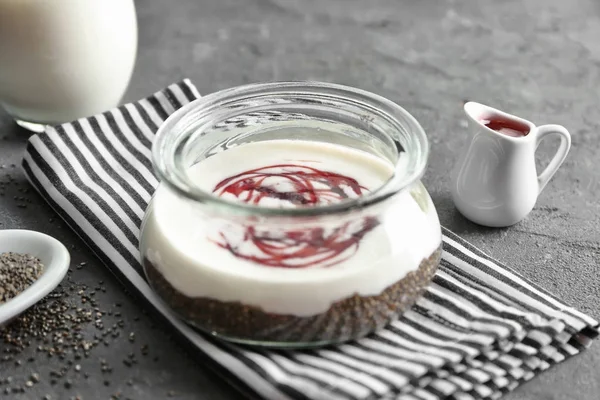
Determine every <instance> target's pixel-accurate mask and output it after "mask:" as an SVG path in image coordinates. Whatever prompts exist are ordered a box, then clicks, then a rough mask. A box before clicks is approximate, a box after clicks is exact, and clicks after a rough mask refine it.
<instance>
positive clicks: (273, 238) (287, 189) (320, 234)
mask: <svg viewBox="0 0 600 400" xmlns="http://www.w3.org/2000/svg"><path fill="white" fill-rule="evenodd" d="M365 191H368V190H367V189H366V188H365V187H363V186H361V185H360V184H359V183H358V182H357V181H356V179H353V178H351V177H348V176H344V175H341V174H336V173H333V172H328V171H322V170H320V169H317V168H313V167H308V166H304V165H296V164H278V165H271V166H267V167H262V168H256V169H253V170H249V171H245V172H242V173H240V174H237V175H234V176H231V177H229V178H226V179H224V180H222V181H221V182H219V183H218V184H217V185H216V186H215V188H214V189H213V193H215V194H216V195H218V196H225V195H226V196H235V197H236V198H237V199H238V200H240V201H243V202H245V203H249V204H255V205H258V204H260V203H261V202H263V203H266V202H267V201H272V200H276V201H277V202H284V203H285V202H287V203H290V204H291V205H293V206H316V205H323V204H331V203H335V202H339V201H343V200H345V199H349V198H354V197H358V196H361V195H363V194H364V192H365ZM267 199H269V200H267ZM377 224H378V222H377V220H376V219H375V218H373V217H367V218H362V219H359V220H357V221H352V222H345V223H343V224H340V225H338V226H335V227H328V228H325V227H309V228H304V229H283V230H279V229H278V230H277V231H274V230H270V229H259V228H256V227H254V226H246V227H245V228H244V229H245V231H244V233H243V235H242V236H243V237H242V238H240V236H239V235H236V236H237V239H234V238H233V236H234V235H228V234H227V233H226V232H221V233H220V240H217V241H216V243H217V244H218V245H219V246H220V247H222V248H224V249H226V250H228V251H229V252H230V253H231V254H233V255H234V256H236V257H238V258H241V259H244V260H247V261H252V262H254V263H257V264H261V265H263V266H267V267H278V268H307V267H321V268H326V267H331V266H333V265H336V264H339V263H340V262H342V261H344V260H347V259H349V258H350V257H352V256H353V255H354V253H356V251H357V250H358V247H359V243H360V241H361V240H362V238H363V237H364V236H365V235H366V234H367V233H368V232H369V231H371V230H372V229H373V228H374V227H375V226H377Z"/></svg>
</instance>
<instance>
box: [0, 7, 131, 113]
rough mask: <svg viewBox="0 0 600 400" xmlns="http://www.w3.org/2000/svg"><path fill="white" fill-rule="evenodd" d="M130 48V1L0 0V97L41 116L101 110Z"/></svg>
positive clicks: (111, 99)
mask: <svg viewBox="0 0 600 400" xmlns="http://www.w3.org/2000/svg"><path fill="white" fill-rule="evenodd" d="M136 51H137V22H136V16H135V6H134V3H133V0H102V1H90V0H26V1H23V0H0V104H2V105H3V106H4V108H6V110H7V111H8V112H9V114H11V115H13V116H14V117H15V118H17V119H20V120H24V121H29V122H40V123H58V122H67V121H71V120H73V119H76V118H79V117H85V116H88V115H91V114H96V113H100V112H103V111H106V110H107V109H109V108H111V107H114V106H115V105H117V104H118V103H119V101H120V99H121V97H122V96H123V93H124V92H125V90H126V88H127V85H128V83H129V79H130V77H131V73H132V71H133V66H134V62H135V55H136Z"/></svg>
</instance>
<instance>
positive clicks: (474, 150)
mask: <svg viewBox="0 0 600 400" xmlns="http://www.w3.org/2000/svg"><path fill="white" fill-rule="evenodd" d="M465 113H466V114H467V117H468V123H469V133H470V141H469V144H468V146H467V147H466V148H465V151H464V154H463V155H462V158H461V160H460V161H459V163H458V164H457V166H456V169H455V171H454V174H453V178H452V198H453V200H454V204H455V205H456V208H457V209H458V210H459V211H460V213H461V214H463V215H464V216H465V217H467V218H468V219H470V220H471V221H473V222H475V223H477V224H480V225H485V226H490V227H505V226H510V225H513V224H516V223H517V222H519V221H521V220H522V219H523V218H525V217H526V216H527V214H529V212H530V211H531V210H532V209H533V207H534V206H535V203H536V201H537V198H538V195H539V193H540V192H541V191H542V190H543V189H544V187H545V186H546V184H547V183H548V181H549V180H550V178H552V176H553V175H554V173H556V171H557V170H558V168H559V167H560V166H561V164H562V163H563V161H564V160H565V158H566V157H567V153H568V152H569V149H570V148H571V136H570V135H569V132H568V131H567V130H566V129H565V128H564V127H562V126H560V125H542V126H535V125H534V124H533V123H532V122H530V121H527V120H525V119H523V118H519V117H516V116H514V115H510V114H507V113H505V112H502V111H500V110H496V109H494V108H492V107H488V106H485V105H483V104H479V103H475V102H469V103H467V104H465ZM549 135H556V136H557V137H558V138H559V139H560V145H559V147H558V150H557V152H556V154H555V155H554V157H553V158H552V160H551V161H550V163H549V164H548V166H547V167H546V168H545V169H544V171H542V173H541V174H539V175H538V174H537V171H536V167H535V151H536V149H537V147H538V145H539V144H540V141H541V140H543V139H544V138H545V137H547V136H549Z"/></svg>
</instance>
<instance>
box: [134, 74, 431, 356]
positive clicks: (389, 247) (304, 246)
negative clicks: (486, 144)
mask: <svg viewBox="0 0 600 400" xmlns="http://www.w3.org/2000/svg"><path fill="white" fill-rule="evenodd" d="M299 146H300V147H299ZM306 149H308V150H310V151H312V153H310V151H309V153H306V152H305V150H306ZM152 153H153V162H154V167H155V170H156V172H157V174H158V176H159V178H160V180H161V183H160V184H159V187H158V188H157V190H156V192H155V194H154V196H153V198H152V200H151V202H150V205H149V206H148V209H147V211H146V215H145V218H144V221H143V224H142V229H141V238H140V251H141V257H142V263H143V266H144V270H145V273H146V275H147V278H148V281H149V282H150V284H151V286H152V288H153V289H154V290H155V291H156V293H158V295H159V296H160V297H161V298H162V299H163V300H164V301H165V302H166V303H167V304H168V305H169V306H170V307H171V308H172V309H173V310H174V311H175V312H176V313H177V314H178V315H179V316H180V317H181V318H183V319H184V320H185V321H187V322H188V323H190V324H191V325H193V326H195V327H197V328H198V329H200V330H202V331H204V332H207V333H210V334H213V335H215V336H217V337H220V338H223V339H226V340H230V341H235V342H241V343H246V344H254V345H263V346H278V347H282V346H283V347H306V346H317V345H326V344H331V343H338V342H342V341H346V340H351V339H357V338H360V337H363V336H365V335H368V334H369V333H371V332H373V331H376V330H378V329H381V328H382V327H384V326H385V325H386V324H388V323H389V322H390V321H392V320H394V319H396V318H398V316H399V315H401V314H402V313H403V312H404V311H405V310H407V309H408V308H409V307H411V305H412V304H413V303H414V302H415V301H416V300H417V299H418V298H419V296H420V295H421V294H422V293H423V291H424V290H425V288H426V286H427V285H428V284H429V282H430V281H431V279H432V277H433V275H434V273H435V270H436V268H437V265H438V263H439V260H440V256H441V239H442V235H441V228H440V224H439V220H438V216H437V213H436V210H435V207H434V205H433V203H432V201H431V199H430V197H429V195H428V193H427V191H426V189H425V187H424V186H423V185H422V184H421V182H420V178H421V176H422V174H423V173H424V170H425V167H426V163H427V157H428V153H429V146H428V142H427V138H426V135H425V132H424V131H423V129H422V128H421V126H420V125H419V124H418V122H417V121H416V120H415V119H414V118H413V117H412V116H411V115H410V114H409V113H408V112H407V111H405V110H404V109H403V108H401V107H399V106H398V105H396V104H395V103H393V102H391V101H389V100H386V99H384V98H382V97H380V96H377V95H374V94H372V93H368V92H365V91H362V90H358V89H354V88H350V87H345V86H340V85H333V84H325V83H317V82H283V83H268V84H253V85H248V86H242V87H237V88H233V89H228V90H224V91H221V92H217V93H214V94H211V95H209V96H206V97H203V98H201V99H199V100H196V101H194V102H192V103H191V104H188V105H187V106H184V107H183V108H181V109H180V110H178V111H177V112H175V113H174V114H173V115H172V116H171V117H170V118H169V119H168V120H167V121H166V122H165V123H164V124H163V125H162V126H161V128H160V129H159V132H158V133H157V137H156V139H155V142H154V145H153V149H152ZM306 154H311V155H312V154H315V157H321V158H320V159H319V160H320V161H318V163H320V164H319V165H321V167H319V168H321V169H323V170H324V171H321V170H318V169H316V168H314V169H313V168H312V167H298V166H297V164H293V162H296V161H297V160H296V159H298V160H300V159H302V160H304V161H306V159H308V158H310V157H311V156H310V157H309V156H307V155H306ZM318 154H320V156H318ZM278 157H279V159H281V161H282V162H284V164H283V165H285V167H281V165H279V166H278V168H279V167H281V168H283V170H281V169H279V170H277V171H279V172H278V173H273V171H274V170H273V169H272V168H275V167H274V166H273V165H271V164H269V163H271V161H272V160H275V159H278ZM340 157H341V158H340ZM292 159H294V160H296V161H294V160H292ZM315 159H316V158H315ZM290 160H292V161H293V162H292V161H290ZM311 160H312V159H311ZM299 162H300V161H298V163H299ZM306 162H308V161H306ZM311 162H312V161H311ZM330 162H331V166H332V168H333V165H334V164H335V163H338V164H339V163H342V164H343V166H342V167H339V168H341V171H342V173H343V172H345V171H353V172H352V174H353V175H357V176H362V175H361V174H362V171H371V170H373V171H374V170H377V171H379V172H377V173H380V172H381V171H384V172H382V173H383V174H384V175H381V176H383V177H384V178H382V180H381V183H380V184H377V185H376V186H374V187H368V188H367V186H368V185H367V184H366V183H365V182H359V179H356V180H354V178H352V176H349V177H348V176H344V175H343V174H342V173H339V172H340V171H337V172H335V173H334V172H331V170H330V169H328V168H329V167H328V165H329V163H330ZM266 164H269V165H266ZM338 164H335V165H338ZM250 165H251V166H253V167H252V168H254V169H252V168H250V171H246V172H243V170H248V169H249V167H248V166H250ZM290 165H293V166H292V167H290ZM315 165H316V164H315ZM340 165H341V164H340ZM203 166H204V167H203ZM200 167H202V168H200ZM262 167H264V168H262ZM195 168H199V169H195ZM261 168H262V169H261ZM269 168H271V169H269ZM286 168H290V169H286ZM294 168H296V169H294ZM298 168H299V169H298ZM303 168H304V169H303ZM291 170H293V174H292V175H293V176H291V175H285V174H287V173H288V172H289V171H291ZM198 171H200V172H198ZM261 171H262V172H261ZM265 171H266V172H265ZM282 171H284V172H283V173H282ZM314 171H319V173H316V172H314ZM385 171H387V172H385ZM236 173H237V175H235V174H236ZM349 173H350V172H349ZM260 174H262V175H260ZM259 175H260V176H259ZM282 176H284V179H287V180H285V182H284V181H279V180H278V181H276V182H277V184H276V185H279V186H277V187H278V188H279V189H277V190H275V191H274V190H273V188H272V187H267V186H268V184H266V183H265V182H267V181H268V180H269V179H275V178H277V179H279V178H281V177H282ZM366 176H367V175H364V176H363V178H364V177H366ZM363 178H361V179H363ZM282 179H283V178H282ZM370 179H371V178H369V179H367V178H364V179H363V181H364V180H370ZM257 182H259V183H260V185H258V186H256V183H257ZM269 182H270V181H269ZM273 182H275V181H273ZM282 182H283V183H282ZM372 182H374V181H372ZM250 184H252V185H253V186H252V187H251V189H252V190H250V189H249V187H250V186H249V185H250ZM354 184H356V185H355V186H353V185H354ZM363 184H364V185H363ZM286 185H287V186H286ZM365 185H366V186H365ZM284 187H287V189H282V188H284ZM298 187H302V188H303V189H302V190H300V189H298ZM290 188H293V190H292V189H290ZM307 188H309V189H310V190H309V189H307ZM323 188H326V190H325V189H323ZM360 188H363V190H362V192H360V193H359V195H354V194H356V193H358V192H355V193H354V194H352V193H353V192H352V190H355V191H356V190H358V191H360V190H361V189H360ZM234 189H235V190H238V192H235V190H234ZM224 192H227V194H228V196H221V195H222V194H223V193H224ZM240 193H242V194H241V195H240ZM250 193H252V194H250ZM282 193H283V194H282ZM348 193H350V194H348ZM232 194H233V196H232ZM236 196H237V197H236ZM261 196H266V197H267V198H268V200H269V201H270V202H267V203H266V204H262V203H261V204H257V203H259V200H257V199H258V198H261V199H262V198H263V197H261ZM311 196H313V197H311ZM240 199H241V200H240ZM311 199H312V200H315V202H313V203H310V201H309V200H311ZM308 203H310V204H308ZM307 204H308V205H307Z"/></svg>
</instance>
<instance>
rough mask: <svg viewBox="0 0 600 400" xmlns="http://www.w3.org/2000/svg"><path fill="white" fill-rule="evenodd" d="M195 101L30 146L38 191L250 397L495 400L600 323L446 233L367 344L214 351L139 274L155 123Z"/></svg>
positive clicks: (180, 98)
mask: <svg viewBox="0 0 600 400" xmlns="http://www.w3.org/2000/svg"><path fill="white" fill-rule="evenodd" d="M198 96H199V94H198V92H197V90H196V88H195V87H194V86H193V84H192V83H191V82H189V81H187V80H185V81H183V82H180V83H178V84H174V85H171V86H169V87H168V88H166V89H165V90H163V91H161V92H158V93H156V94H154V95H152V96H150V97H148V98H146V99H143V100H140V101H139V102H136V103H131V104H126V105H123V106H121V107H118V108H116V109H113V110H110V111H107V112H105V113H103V114H100V115H96V116H93V117H91V118H86V119H80V120H77V121H74V122H72V123H67V124H64V125H60V126H56V127H48V128H47V129H46V131H45V132H44V133H41V134H39V135H34V136H32V137H31V139H30V140H29V143H28V146H27V150H26V152H25V156H24V160H23V168H24V171H25V173H26V175H27V177H28V179H29V180H30V181H31V183H32V184H33V186H34V187H35V188H36V189H37V190H38V191H39V192H40V193H41V195H42V196H43V197H44V198H45V199H46V201H48V203H50V204H51V205H52V207H54V209H55V210H56V211H57V212H58V213H59V214H60V215H61V217H62V218H63V219H64V220H65V221H66V222H67V223H68V224H69V225H70V226H71V228H72V229H74V230H75V231H76V232H77V233H78V234H79V235H80V236H81V237H82V238H83V239H84V240H85V241H86V243H87V244H88V245H89V246H90V248H91V249H92V250H93V251H94V252H95V253H96V254H97V255H98V257H100V259H101V260H102V261H103V262H104V263H105V264H106V265H107V266H108V267H109V268H111V270H112V271H113V272H114V273H115V274H116V275H117V277H118V278H119V279H120V280H121V281H122V282H124V283H125V284H126V285H127V286H128V287H129V289H130V290H132V292H134V293H137V294H139V295H141V296H140V297H141V298H142V299H144V301H146V302H147V304H148V306H149V307H151V308H153V309H154V310H155V311H157V312H158V314H159V315H160V316H161V317H162V318H164V319H165V320H166V321H168V323H169V324H171V325H172V327H173V329H174V331H175V332H177V333H178V334H179V335H180V336H181V338H182V339H183V340H184V341H185V342H186V343H187V344H190V345H191V346H192V348H193V349H194V350H195V351H197V354H198V355H199V356H201V357H202V358H203V359H204V360H206V362H207V363H209V365H211V366H212V367H213V368H215V369H216V370H217V372H220V373H222V374H224V375H225V378H227V379H231V380H232V381H233V382H235V383H238V384H239V387H240V388H241V389H242V390H243V391H244V392H245V394H247V395H249V396H251V397H260V398H265V399H269V400H286V399H287V400H295V399H310V400H317V399H322V400H329V399H336V400H346V399H361V400H363V399H426V400H437V399H443V398H453V399H488V398H489V399H497V398H499V397H501V396H502V394H504V393H506V392H508V391H510V390H513V389H514V388H515V387H517V386H518V385H519V384H520V383H522V382H524V381H527V380H530V379H531V378H533V377H534V376H536V375H537V374H538V373H540V372H541V371H544V370H546V369H548V368H549V367H551V366H552V365H554V364H556V363H559V362H561V361H563V360H565V359H566V358H568V357H571V356H573V355H576V354H578V353H579V352H580V351H582V350H583V349H585V348H586V347H588V346H589V345H590V344H591V340H592V339H594V338H595V337H596V336H597V335H598V322H596V321H595V320H593V319H592V318H590V317H588V316H586V315H585V314H582V313H581V312H579V311H577V310H575V309H573V308H571V307H569V306H567V305H565V304H564V303H563V302H561V301H560V300H559V299H557V298H555V297H554V296H553V295H551V294H550V293H548V292H547V291H545V290H544V289H542V288H540V287H538V286H536V285H535V284H534V283H532V282H529V281H528V280H526V279H525V278H523V277H522V276H520V275H519V274H517V273H516V272H514V271H513V270H511V269H509V268H507V267H506V266H504V265H502V264H500V263H499V262H497V261H495V260H493V259H492V258H490V257H489V256H488V255H486V254H484V253H482V252H481V251H480V250H478V249H477V248H475V247H473V246H472V245H470V244H469V243H467V242H465V241H464V240H462V239H461V238H459V237H457V236H456V235H454V234H452V233H451V232H449V231H447V230H444V238H443V239H444V253H443V260H442V263H441V266H440V268H439V271H438V273H437V275H436V276H435V278H434V281H433V283H432V284H431V286H430V287H429V288H428V290H427V292H426V293H425V295H424V297H423V298H422V299H421V300H419V301H418V303H417V304H416V305H415V306H414V307H413V308H412V310H410V311H409V312H407V313H406V314H405V315H404V316H403V317H402V318H401V319H400V320H398V321H397V322H394V323H392V324H391V325H390V326H389V327H388V328H386V329H385V330H383V331H381V332H378V333H376V334H373V335H371V336H370V337H367V338H365V339H362V340H359V341H355V342H351V343H347V344H344V345H339V346H334V347H328V348H324V349H318V350H310V351H271V350H264V349H261V350H257V349H251V348H246V347H241V346H237V345H232V344H226V343H222V342H220V341H217V340H215V339H213V338H211V337H207V336H205V335H202V334H199V333H197V332H196V331H194V330H193V329H191V328H190V327H188V326H187V325H185V324H184V323H182V322H181V321H180V320H178V319H177V318H176V317H175V316H174V315H173V314H172V313H171V312H170V311H169V309H167V308H166V307H165V306H164V304H163V303H162V302H161V301H160V300H159V299H158V298H157V297H156V296H155V295H154V293H153V292H152V291H151V289H150V287H149V286H148V284H147V283H146V280H145V277H144V274H143V271H142V268H141V266H140V262H139V253H138V235H139V229H140V224H141V220H142V217H143V214H144V211H145V209H146V205H147V204H148V201H149V200H150V197H151V195H152V192H153V191H154V188H155V187H156V185H157V183H158V181H157V179H156V177H155V176H154V174H153V172H152V165H151V159H150V148H151V144H152V139H153V137H154V134H155V132H156V130H157V129H158V127H159V125H160V124H161V123H162V122H163V121H164V120H165V119H166V118H167V117H168V116H169V115H170V114H171V113H172V112H174V111H175V110H176V109H177V108H179V107H181V106H182V105H184V104H186V103H188V102H190V101H192V100H194V99H195V98H197V97H198Z"/></svg>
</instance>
